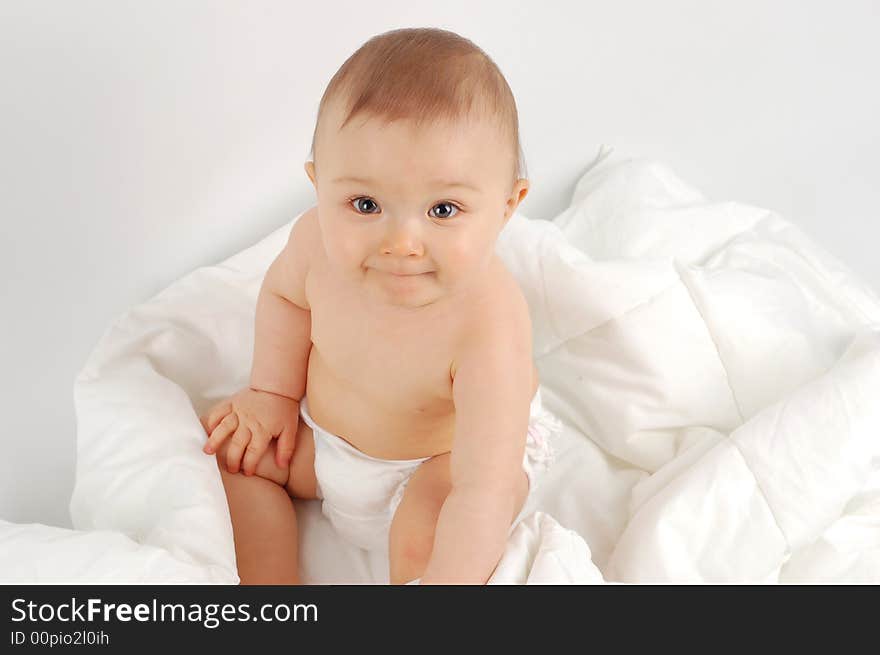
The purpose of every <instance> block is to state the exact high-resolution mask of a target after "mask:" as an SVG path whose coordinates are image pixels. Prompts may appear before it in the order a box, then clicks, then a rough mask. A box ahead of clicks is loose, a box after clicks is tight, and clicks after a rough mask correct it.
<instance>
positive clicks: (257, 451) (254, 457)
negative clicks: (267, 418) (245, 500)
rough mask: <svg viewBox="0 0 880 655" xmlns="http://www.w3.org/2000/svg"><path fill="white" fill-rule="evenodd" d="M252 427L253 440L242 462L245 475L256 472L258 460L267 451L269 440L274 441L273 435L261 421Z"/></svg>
mask: <svg viewBox="0 0 880 655" xmlns="http://www.w3.org/2000/svg"><path fill="white" fill-rule="evenodd" d="M250 429H251V440H250V443H249V444H248V446H247V449H245V451H244V461H243V462H242V463H241V466H242V468H243V469H244V474H245V475H253V474H254V471H256V470H257V462H259V461H260V457H261V456H262V455H263V453H264V452H266V448H267V447H268V446H269V442H270V441H272V437H271V436H269V433H268V432H267V431H266V430H265V428H263V426H262V425H260V424H259V423H254V424H253V425H251V426H250Z"/></svg>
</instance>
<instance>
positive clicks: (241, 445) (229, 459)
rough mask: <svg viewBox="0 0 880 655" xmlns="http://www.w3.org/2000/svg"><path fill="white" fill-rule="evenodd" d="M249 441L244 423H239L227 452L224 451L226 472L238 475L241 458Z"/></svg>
mask: <svg viewBox="0 0 880 655" xmlns="http://www.w3.org/2000/svg"><path fill="white" fill-rule="evenodd" d="M250 440H251V431H250V429H249V428H248V426H246V425H245V424H244V423H241V422H239V424H238V428H236V430H235V434H233V435H232V441H230V442H229V450H227V451H226V470H227V471H229V472H230V473H238V470H239V466H240V464H241V456H242V455H243V454H244V449H245V448H247V445H248V443H250Z"/></svg>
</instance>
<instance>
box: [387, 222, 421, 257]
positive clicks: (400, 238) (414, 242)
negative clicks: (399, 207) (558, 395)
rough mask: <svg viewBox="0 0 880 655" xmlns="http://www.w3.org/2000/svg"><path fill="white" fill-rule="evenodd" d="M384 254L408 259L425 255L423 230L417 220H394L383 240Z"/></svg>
mask: <svg viewBox="0 0 880 655" xmlns="http://www.w3.org/2000/svg"><path fill="white" fill-rule="evenodd" d="M382 253H383V254H386V255H397V256H400V257H406V256H408V255H421V254H423V253H424V244H423V242H422V237H421V230H420V229H419V227H418V225H417V224H416V221H415V220H409V219H398V218H392V219H391V220H389V221H388V226H387V228H386V230H385V234H384V235H383V239H382Z"/></svg>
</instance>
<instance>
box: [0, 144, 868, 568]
mask: <svg viewBox="0 0 880 655" xmlns="http://www.w3.org/2000/svg"><path fill="white" fill-rule="evenodd" d="M294 220H296V219H294ZM290 226H291V223H288V224H287V225H284V226H282V227H281V228H279V229H278V230H276V231H275V232H273V233H272V234H270V235H268V236H267V237H266V238H264V239H263V240H261V241H260V242H259V243H257V244H255V245H254V246H252V247H251V248H248V249H246V250H244V251H242V252H240V253H238V254H236V255H234V256H233V257H230V258H228V259H227V260H225V261H224V262H221V263H220V264H218V265H216V266H208V267H203V268H200V269H198V270H196V271H194V272H192V273H190V274H189V275H187V276H185V277H183V278H181V279H180V280H178V281H177V282H175V283H174V284H172V285H171V286H170V287H168V288H167V289H165V290H164V291H163V292H161V293H160V294H158V295H157V296H156V297H154V298H152V299H150V300H149V301H147V302H145V303H142V304H140V305H138V306H136V307H134V308H132V309H131V310H130V311H129V312H126V313H125V314H123V315H122V316H120V317H119V318H118V319H117V320H116V321H115V322H114V324H113V325H112V326H111V327H110V328H109V329H108V330H107V331H106V332H105V334H104V335H103V336H102V338H101V340H100V341H99V343H98V344H97V346H96V347H95V349H94V350H93V352H92V353H91V355H90V357H89V359H88V361H87V362H86V364H85V366H84V367H83V369H82V371H81V372H80V374H79V376H78V377H77V379H76V382H75V386H74V399H75V405H76V411H77V423H78V426H77V427H78V443H77V477H76V484H75V488H74V493H73V497H72V500H71V516H72V519H73V524H74V526H75V528H76V529H74V530H65V529H62V528H55V527H50V526H43V525H38V524H37V525H34V524H32V525H15V524H10V523H5V522H0V580H3V581H4V582H9V581H22V582H73V583H75V582H104V583H108V582H109V583H113V582H118V583H122V582H178V583H235V582H237V581H238V577H237V575H236V572H235V558H234V549H233V544H232V530H231V526H230V523H229V515H228V510H227V507H226V502H225V495H224V493H223V488H222V484H221V482H220V477H219V473H218V472H217V469H216V465H215V463H214V461H213V459H212V458H210V457H207V456H205V455H204V454H203V453H201V450H200V448H201V445H202V443H203V441H204V435H203V433H202V430H201V425H200V424H199V422H198V414H199V413H200V412H201V411H203V410H204V409H205V408H207V407H208V406H210V405H211V404H213V402H215V401H216V400H217V399H219V398H220V397H223V396H226V395H228V394H230V393H232V392H233V391H235V390H236V389H238V388H240V387H241V386H243V385H244V384H245V383H246V381H247V374H248V372H249V370H250V356H251V347H252V343H253V311H254V306H255V302H256V296H257V292H258V290H259V285H260V282H261V281H262V276H263V274H264V273H265V270H266V268H267V267H268V265H269V263H270V262H271V261H272V259H273V258H274V256H275V255H276V254H277V252H279V251H280V249H281V248H282V247H283V245H284V242H285V240H286V238H287V235H288V234H289V230H290ZM497 252H498V254H499V256H501V257H502V258H503V259H504V261H505V263H506V264H507V266H508V268H509V269H510V270H511V272H512V273H513V274H514V275H515V276H516V277H517V280H518V281H519V283H520V286H521V287H522V289H523V292H524V294H525V296H526V299H527V300H528V302H529V307H530V312H531V317H532V323H533V338H534V352H535V361H536V364H537V366H538V369H539V372H540V375H541V384H542V397H543V400H544V405H545V407H546V408H547V409H549V410H550V411H551V412H553V413H554V414H555V416H557V417H558V418H559V419H560V420H561V421H562V423H563V426H564V428H563V432H562V434H561V435H559V436H558V437H557V442H556V443H555V451H556V462H555V463H554V465H553V467H552V468H551V469H550V470H549V471H548V472H547V473H546V474H545V476H544V478H543V479H542V481H541V484H540V486H539V487H538V489H537V492H536V493H535V494H534V496H532V497H531V498H530V499H529V501H528V509H529V512H528V515H527V516H526V518H525V519H524V520H523V521H522V522H521V523H520V524H519V525H518V526H517V527H516V528H515V530H514V531H513V533H512V534H511V536H510V539H509V541H508V545H507V549H506V551H505V553H504V556H503V557H502V560H501V561H500V562H499V564H498V566H497V568H496V570H495V572H494V573H493V576H492V578H491V579H490V583H493V584H510V583H513V584H525V583H529V584H532V583H535V584H547V583H601V582H689V583H693V582H697V583H699V582H829V581H833V582H878V581H880V403H878V402H877V398H878V394H877V391H876V390H877V389H880V300H878V298H877V296H876V295H875V294H874V292H873V291H872V290H871V289H870V288H869V287H868V285H866V284H865V283H864V282H863V281H861V280H860V279H859V278H858V276H856V275H855V274H854V273H853V272H852V271H850V270H849V269H847V268H846V267H845V266H844V265H842V264H841V263H840V262H838V261H837V260H836V259H835V258H834V257H833V256H831V255H830V254H828V253H826V252H825V251H823V250H822V249H821V247H819V246H818V245H817V244H816V243H815V242H814V241H812V240H811V239H810V238H809V237H807V236H806V235H804V234H803V233H802V232H801V231H800V230H799V229H798V228H797V227H796V226H795V225H794V224H793V223H792V222H790V221H787V220H785V219H783V218H781V217H780V216H778V215H777V214H775V213H774V212H771V211H768V210H766V209H761V208H758V207H752V206H749V205H744V204H740V203H735V202H712V201H710V200H708V199H706V198H705V197H704V196H703V195H702V194H701V193H700V192H699V191H697V190H696V189H693V188H692V187H690V186H689V185H687V184H686V183H685V182H683V181H682V180H681V179H679V178H678V177H677V176H676V175H675V174H674V173H673V172H672V171H671V170H670V169H669V168H668V167H667V166H665V165H664V164H662V163H660V162H655V161H648V160H641V159H625V160H621V161H615V160H613V159H612V160H609V159H608V157H607V154H606V155H602V156H600V157H598V158H597V160H596V161H594V162H593V164H591V166H590V167H589V168H588V170H587V171H586V172H585V173H584V174H583V176H582V177H581V179H580V181H579V182H578V184H577V186H576V188H575V191H574V194H573V198H572V202H571V204H570V206H569V207H568V208H567V209H566V210H565V211H564V212H563V213H562V214H560V215H559V216H557V217H556V218H555V219H554V220H553V221H543V220H530V219H529V218H527V217H526V216H524V215H522V214H521V213H519V214H515V215H514V216H513V217H512V218H511V220H510V222H509V224H508V225H507V226H506V227H505V229H504V231H503V232H502V234H501V237H500V238H499V242H498V247H497ZM294 502H295V503H296V504H297V512H298V518H299V525H300V563H301V569H302V576H303V581H304V582H306V583H312V584H338V583H354V584H362V583H367V584H369V583H383V582H387V575H388V574H387V553H381V552H374V553H367V552H365V551H362V550H359V549H357V548H354V547H351V546H349V545H347V544H345V543H344V542H343V541H341V540H340V539H339V538H338V537H336V535H335V534H334V532H333V529H332V526H330V524H329V522H328V521H327V520H326V519H325V518H324V517H323V515H322V514H321V512H320V506H319V501H301V500H297V501H294Z"/></svg>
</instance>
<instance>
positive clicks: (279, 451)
mask: <svg viewBox="0 0 880 655" xmlns="http://www.w3.org/2000/svg"><path fill="white" fill-rule="evenodd" d="M296 428H297V426H296V425H293V426H291V425H285V426H284V429H283V430H282V431H281V434H280V435H279V436H278V445H277V447H276V448H275V463H276V464H277V465H278V466H279V467H280V468H287V467H288V466H290V459H291V457H293V448H294V446H295V445H296Z"/></svg>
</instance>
